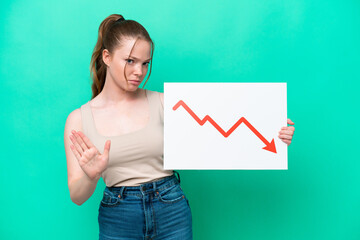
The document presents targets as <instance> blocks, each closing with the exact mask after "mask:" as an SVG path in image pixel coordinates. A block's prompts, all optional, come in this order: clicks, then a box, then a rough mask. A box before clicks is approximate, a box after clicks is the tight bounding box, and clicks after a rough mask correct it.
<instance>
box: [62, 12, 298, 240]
mask: <svg viewBox="0 0 360 240" xmlns="http://www.w3.org/2000/svg"><path fill="white" fill-rule="evenodd" d="M153 51H154V44H153V42H152V40H151V38H150V36H149V34H148V32H147V31H146V29H145V28H144V27H143V26H142V25H141V24H139V23H138V22H136V21H133V20H125V19H124V18H123V17H122V16H121V15H117V14H113V15H110V16H109V17H107V18H106V19H104V20H103V22H102V23H101V24H100V27H99V35H98V41H97V43H96V46H95V49H94V51H93V55H92V59H91V73H92V80H93V84H92V93H93V95H92V98H91V100H90V101H88V102H87V103H86V104H84V105H82V106H81V108H79V109H76V110H74V111H73V112H71V113H70V114H69V116H68V118H67V120H66V124H65V132H64V142H65V151H66V159H67V167H68V186H69V190H70V197H71V200H72V201H73V202H74V203H76V204H78V205H81V204H83V203H84V202H85V201H86V200H87V199H88V198H89V197H90V196H91V195H92V194H93V192H94V191H95V188H96V185H97V182H98V180H99V179H100V177H102V178H103V180H104V181H105V184H106V187H105V189H104V193H103V198H102V200H101V203H100V206H99V217H98V221H99V230H100V233H99V238H100V239H167V240H170V239H185V240H187V239H192V215H191V209H190V206H189V201H188V199H187V198H186V196H185V194H184V192H183V191H182V189H181V187H180V176H179V174H178V173H177V172H176V171H172V170H164V169H163V94H162V93H159V92H155V91H149V90H146V89H143V88H144V86H145V84H146V82H147V80H148V79H149V77H150V74H151V63H152V56H153ZM149 63H150V72H149V77H148V78H147V79H146V81H145V84H144V86H143V88H142V89H141V88H139V85H140V84H141V83H142V81H143V80H144V78H145V76H146V74H147V72H148V67H149ZM288 123H289V124H293V123H292V122H291V120H290V119H288ZM293 132H294V127H284V129H283V130H282V131H281V132H280V133H281V134H280V135H279V137H280V138H281V139H282V140H283V141H284V142H286V143H287V144H290V143H291V139H292V136H293ZM110 144H111V151H110ZM102 149H103V152H102V153H101V152H100V150H102ZM175 173H176V174H177V176H175Z"/></svg>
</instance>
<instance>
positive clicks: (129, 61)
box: [126, 59, 134, 63]
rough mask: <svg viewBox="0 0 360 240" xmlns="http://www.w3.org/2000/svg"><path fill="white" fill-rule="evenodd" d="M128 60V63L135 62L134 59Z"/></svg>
mask: <svg viewBox="0 0 360 240" xmlns="http://www.w3.org/2000/svg"><path fill="white" fill-rule="evenodd" d="M126 61H127V62H128V63H132V62H134V60H132V59H126Z"/></svg>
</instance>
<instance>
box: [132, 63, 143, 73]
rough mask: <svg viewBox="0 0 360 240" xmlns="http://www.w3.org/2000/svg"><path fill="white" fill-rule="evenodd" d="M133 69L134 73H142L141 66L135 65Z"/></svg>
mask: <svg viewBox="0 0 360 240" xmlns="http://www.w3.org/2000/svg"><path fill="white" fill-rule="evenodd" d="M134 71H135V74H137V75H142V66H141V65H140V66H139V65H136V66H135V70H134Z"/></svg>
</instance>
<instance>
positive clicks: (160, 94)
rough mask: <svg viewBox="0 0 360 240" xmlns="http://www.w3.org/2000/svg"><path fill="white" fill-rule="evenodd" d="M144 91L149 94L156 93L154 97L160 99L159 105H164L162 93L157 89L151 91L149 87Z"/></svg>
mask: <svg viewBox="0 0 360 240" xmlns="http://www.w3.org/2000/svg"><path fill="white" fill-rule="evenodd" d="M146 91H148V92H150V94H154V95H156V97H158V98H159V99H160V102H161V105H162V106H164V93H162V92H158V91H152V90H149V89H146Z"/></svg>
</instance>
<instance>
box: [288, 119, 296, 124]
mask: <svg viewBox="0 0 360 240" xmlns="http://www.w3.org/2000/svg"><path fill="white" fill-rule="evenodd" d="M287 123H288V124H290V125H294V124H295V123H293V121H291V119H290V118H288V120H287Z"/></svg>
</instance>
